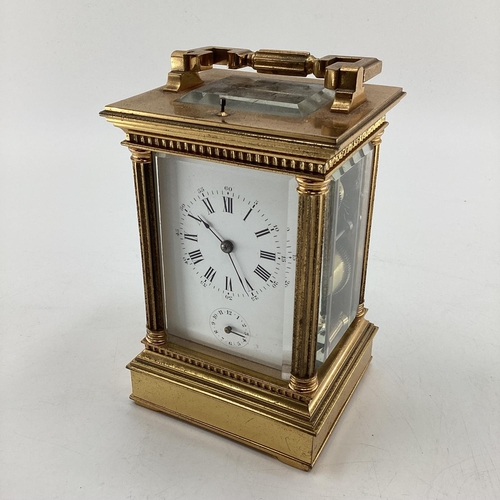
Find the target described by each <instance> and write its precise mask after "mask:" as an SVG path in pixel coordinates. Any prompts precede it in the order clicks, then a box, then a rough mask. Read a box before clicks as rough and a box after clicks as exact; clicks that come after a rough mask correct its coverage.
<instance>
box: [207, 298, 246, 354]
mask: <svg viewBox="0 0 500 500" xmlns="http://www.w3.org/2000/svg"><path fill="white" fill-rule="evenodd" d="M209 322H210V329H211V330H212V333H213V334H214V335H215V337H216V338H217V339H218V340H219V341H220V342H222V343H223V344H225V345H227V346H229V347H235V348H238V347H245V346H246V345H247V344H248V343H249V342H250V329H249V328H248V323H247V322H246V320H245V318H243V316H242V315H241V314H239V313H237V312H236V311H233V310H232V309H228V308H227V307H221V308H220V309H216V310H215V311H214V312H212V314H211V315H210V318H209Z"/></svg>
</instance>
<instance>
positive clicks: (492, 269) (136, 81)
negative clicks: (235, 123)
mask: <svg viewBox="0 0 500 500" xmlns="http://www.w3.org/2000/svg"><path fill="white" fill-rule="evenodd" d="M499 23H500V4H499V3H498V0H481V1H480V2H478V1H472V0H468V1H465V0H461V1H443V0H441V1H431V0H425V1H421V2H416V1H408V0H405V1H389V0H384V1H377V2H369V1H361V0H354V1H351V2H339V1H338V0H328V1H326V0H325V1H323V0H310V1H309V2H303V1H300V0H288V1H284V0H281V1H275V2H270V1H266V2H264V1H261V0H259V1H254V2H245V3H243V2H240V1H235V0H233V1H229V0H218V1H217V2H216V1H215V0H214V2H212V3H209V2H195V1H193V0H185V1H184V2H171V1H159V0H156V1H145V2H133V1H130V0H127V1H122V2H118V1H106V2H99V1H97V0H87V1H83V0H82V1H77V0H65V1H62V0H51V1H49V2H36V1H34V0H26V1H19V0H16V1H14V0H2V1H1V2H0V72H1V74H0V224H1V226H0V231H1V232H0V242H1V243H0V252H1V254H0V266H1V268H0V273H1V274H0V299H1V303H0V308H1V309H0V314H1V316H0V330H1V332H0V335H1V344H0V349H1V352H0V498H2V499H6V500H10V499H52V498H53V499H56V498H60V499H73V498H81V499H100V498H102V499H108V500H109V499H123V498H129V499H162V498H168V499H174V498H186V499H191V498H204V499H205V498H206V499H209V498H218V499H235V498H237V499H247V498H248V499H276V500H281V499H291V498H307V499H309V498H322V499H338V498H353V499H358V498H359V499H363V498H383V499H402V498H405V499H418V500H420V499H424V498H426V499H448V498H450V499H466V500H470V499H476V498H477V499H496V498H499V497H500V472H499V471H500V449H499V447H500V362H499V359H500V337H499V326H498V325H499V324H500V279H499V278H500V257H499V256H500V217H499V213H500V201H499V200H500V197H499V196H498V186H499V185H500V168H499V167H500V161H499V158H498V153H497V148H498V142H499V140H498V137H499V133H500V130H499V126H498V114H499V112H500V106H499V92H498V85H499V81H500V69H499V68H500V65H499V62H500V31H499V29H498V26H499ZM205 45H225V46H234V47H246V48H250V49H254V50H257V49H259V48H278V49H296V50H308V51H310V52H311V53H312V54H314V55H316V56H318V57H319V56H323V55H326V54H332V53H337V54H351V55H366V56H375V57H378V58H379V59H381V60H382V61H383V62H384V69H383V72H382V74H381V75H379V76H378V77H377V78H376V79H375V80H374V83H380V84H389V85H396V86H402V87H404V88H405V90H406V91H407V92H408V96H407V97H406V98H405V99H404V100H403V101H402V103H401V104H400V105H399V106H398V107H397V108H395V109H394V110H392V111H391V112H390V114H389V116H388V118H389V121H390V123H391V126H390V127H389V128H388V129H387V131H386V133H385V134H384V137H383V144H382V150H381V164H380V171H379V172H380V173H379V181H378V192H377V198H376V207H375V215H374V221H373V224H374V225H373V232H372V244H371V259H370V265H369V271H368V287H367V297H366V303H367V306H368V307H369V308H370V311H369V313H368V317H369V319H371V320H372V321H374V322H375V323H376V324H378V325H379V326H380V332H379V334H378V335H377V337H376V339H375V345H374V359H373V361H372V365H371V366H370V368H369V369H368V371H367V373H366V376H365V378H364V379H363V381H362V383H361V384H360V386H359V388H358V390H357V392H356V394H355V395H354V397H353V399H352V401H351V403H350V406H349V407H348V408H347V410H346V412H345V413H344V415H343V417H342V419H341V421H340V423H339V424H338V426H337V428H336V430H335V432H334V434H333V436H332V439H331V440H330V442H329V443H328V445H327V446H326V448H325V450H324V452H323V454H322V456H321V457H320V459H319V461H318V463H317V465H316V467H315V468H314V470H313V471H312V472H310V473H309V474H306V473H303V472H300V471H297V470H294V469H292V468H289V467H287V466H285V465H283V464H281V463H280V462H278V461H276V460H274V459H272V458H270V457H267V456H265V455H263V454H260V453H258V452H255V451H252V450H250V449H247V448H245V447H242V446H240V445H238V444H236V443H233V442H230V441H229V440H226V439H223V438H220V437H218V436H215V435H212V434H210V433H208V432H206V431H203V430H200V429H197V428H194V427H192V426H190V425H188V424H185V423H183V422H179V421H176V420H174V419H172V418H168V417H166V416H164V415H161V414H158V413H154V412H151V411H148V410H145V409H143V408H140V407H138V406H135V405H134V404H133V403H132V402H130V401H129V400H128V394H129V392H130V382H129V373H128V372H127V370H125V364H126V363H127V362H128V361H129V360H131V359H132V358H133V357H134V356H135V355H136V354H137V353H138V352H139V351H140V348H141V345H140V343H139V341H140V339H141V338H142V335H143V333H144V308H143V291H142V277H141V264H140V253H139V240H138V231H137V223H136V214H135V201H134V191H133V179H132V169H131V166H130V161H129V153H128V151H127V150H126V149H125V148H123V147H121V146H120V145H119V142H120V141H121V140H122V139H123V133H122V132H121V131H120V130H118V129H115V128H113V127H111V125H110V124H108V123H107V122H105V120H104V119H102V118H99V117H98V112H99V111H100V110H101V109H102V108H103V107H104V105H105V104H108V103H110V102H114V101H117V100H119V99H121V98H125V97H128V96H131V95H134V94H137V93H139V92H142V91H145V90H148V89H150V88H153V87H158V86H160V85H162V84H163V83H164V81H165V78H166V73H167V71H168V70H169V67H170V59H169V57H170V53H171V52H172V51H173V50H175V49H189V48H194V47H198V46H205Z"/></svg>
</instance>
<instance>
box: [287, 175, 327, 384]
mask: <svg viewBox="0 0 500 500" xmlns="http://www.w3.org/2000/svg"><path fill="white" fill-rule="evenodd" d="M296 180H297V191H298V193H299V211H298V212H299V218H298V224H297V235H298V236H297V260H296V270H295V302H294V319H293V346H292V370H291V373H292V375H293V377H291V378H290V387H291V388H292V389H294V390H298V391H305V390H313V388H314V385H315V384H314V381H313V379H314V377H315V363H316V340H317V339H316V337H317V333H318V314H319V297H320V287H321V266H322V256H323V231H324V226H325V221H324V218H325V199H326V194H327V193H328V190H329V188H330V182H329V181H310V180H308V179H304V178H302V177H296ZM301 380H302V382H301Z"/></svg>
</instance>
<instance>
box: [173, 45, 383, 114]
mask: <svg viewBox="0 0 500 500" xmlns="http://www.w3.org/2000/svg"><path fill="white" fill-rule="evenodd" d="M171 63H172V70H171V71H170V73H169V74H168V80H167V84H166V85H165V87H164V90H166V91H169V92H177V91H179V90H187V89H191V88H195V87H198V86H199V85H202V84H203V80H202V79H201V78H200V75H199V72H201V71H205V70H208V69H212V68H213V66H214V64H215V65H217V64H221V65H226V66H227V67H228V68H229V69H239V68H244V67H251V68H253V69H255V70H256V71H257V73H268V74H269V73H271V74H274V75H284V76H307V75H310V74H313V75H314V76H315V77H316V78H323V79H324V83H325V88H327V89H331V90H334V91H335V98H334V101H333V104H332V107H331V110H332V111H334V112H337V113H349V112H350V111H352V110H353V109H354V108H356V107H357V106H359V105H360V104H361V103H362V102H364V101H365V100H366V97H365V90H364V82H366V81H368V80H370V78H373V77H374V76H376V75H378V74H379V73H380V72H381V71H382V61H379V60H378V59H376V58H374V57H353V56H325V57H321V58H319V59H318V58H316V57H314V56H312V55H311V54H310V53H309V52H293V51H288V50H258V51H256V52H253V51H251V50H248V49H234V48H225V47H202V48H199V49H192V50H176V51H174V52H172V56H171Z"/></svg>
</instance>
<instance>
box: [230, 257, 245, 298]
mask: <svg viewBox="0 0 500 500" xmlns="http://www.w3.org/2000/svg"><path fill="white" fill-rule="evenodd" d="M227 256H228V257H229V259H230V260H231V264H232V265H233V267H234V270H235V271H236V275H237V276H238V279H239V280H240V283H241V286H242V288H243V290H244V291H245V293H246V294H247V295H248V290H247V287H246V285H245V282H244V281H243V279H242V278H241V276H242V275H243V273H241V274H240V271H239V270H238V268H239V267H240V266H239V265H238V264H237V262H236V259H233V256H232V255H231V253H230V252H228V254H227Z"/></svg>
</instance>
